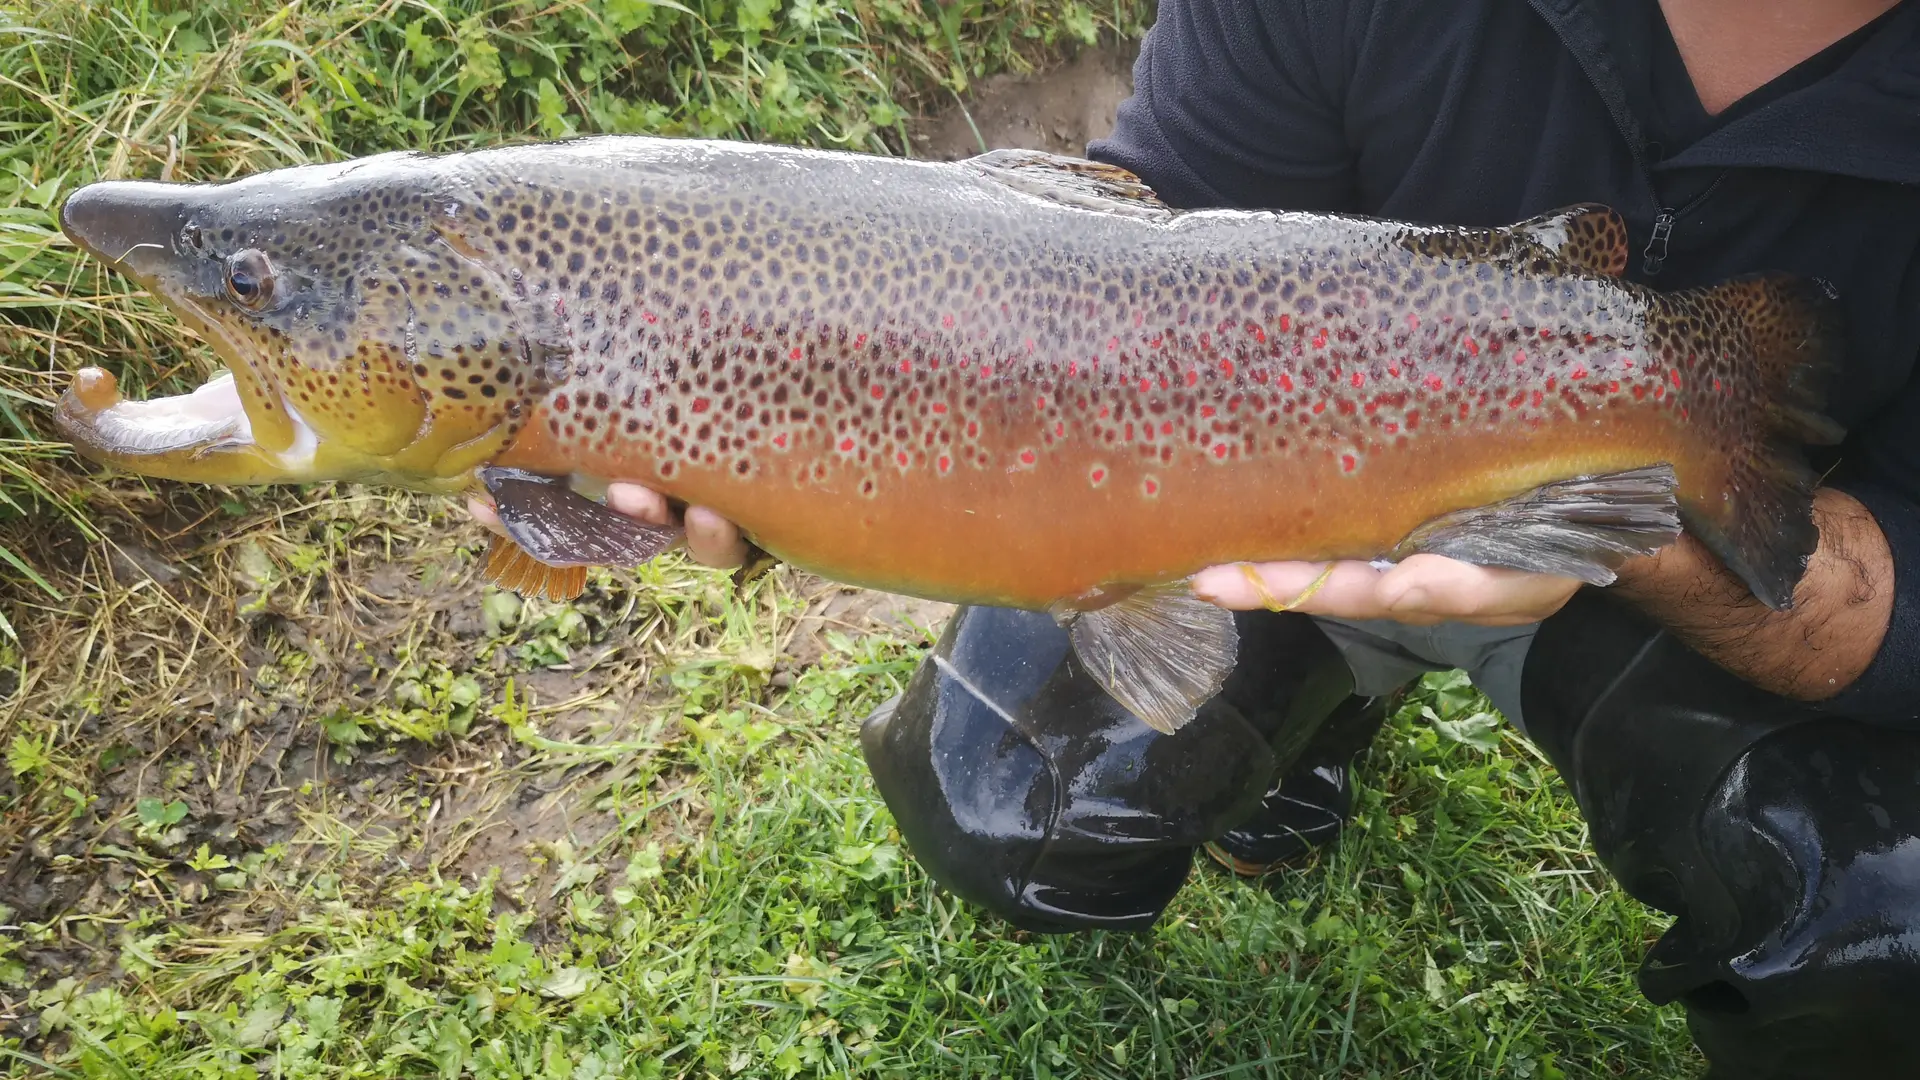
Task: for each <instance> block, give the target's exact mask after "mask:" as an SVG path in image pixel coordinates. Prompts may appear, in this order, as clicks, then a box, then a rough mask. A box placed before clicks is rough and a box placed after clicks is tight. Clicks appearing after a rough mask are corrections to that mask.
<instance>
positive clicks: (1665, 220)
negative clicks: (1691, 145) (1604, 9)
mask: <svg viewBox="0 0 1920 1080" xmlns="http://www.w3.org/2000/svg"><path fill="white" fill-rule="evenodd" d="M1530 3H1531V5H1532V7H1533V9H1534V11H1535V12H1537V13H1538V14H1539V16H1540V17H1541V18H1542V19H1545V20H1546V22H1547V25H1548V26H1551V27H1552V28H1553V33H1554V36H1555V37H1558V38H1559V39H1560V45H1561V47H1562V48H1564V49H1566V50H1567V52H1568V53H1569V54H1570V55H1571V56H1572V57H1573V62H1574V63H1575V64H1578V65H1579V66H1580V72H1581V74H1583V75H1585V76H1586V77H1587V85H1589V86H1591V87H1593V89H1594V92H1595V93H1598V94H1599V95H1600V100H1601V102H1602V103H1603V104H1605V105H1606V107H1607V115H1608V116H1611V117H1612V118H1613V126H1614V128H1615V129H1616V130H1617V131H1619V133H1620V139H1621V141H1623V142H1625V143H1626V144H1627V152H1628V153H1629V154H1631V155H1632V156H1633V168H1634V172H1636V173H1638V174H1639V176H1640V184H1641V186H1642V187H1644V188H1646V189H1647V201H1648V202H1651V203H1652V204H1653V205H1654V207H1655V209H1656V210H1657V213H1656V215H1655V217H1654V219H1653V235H1652V236H1651V237H1649V238H1648V239H1647V246H1646V249H1645V250H1644V251H1642V252H1641V262H1640V270H1641V272H1642V273H1644V274H1646V275H1647V276H1648V277H1652V276H1654V275H1656V274H1658V273H1660V267H1661V265H1662V264H1664V263H1665V262H1666V259H1667V245H1668V241H1670V240H1671V239H1672V237H1673V226H1674V223H1675V222H1676V221H1678V220H1679V218H1680V216H1681V215H1682V214H1687V213H1691V212H1692V211H1693V210H1694V209H1695V208H1697V207H1698V206H1699V205H1700V204H1701V203H1703V202H1705V201H1706V200H1707V197H1708V196H1709V195H1712V194H1713V192H1714V189H1716V188H1718V187H1719V186H1720V181H1722V180H1725V179H1726V178H1727V173H1726V171H1722V172H1721V173H1720V175H1719V176H1716V177H1714V179H1713V183H1711V184H1709V185H1707V190H1705V191H1703V192H1701V193H1700V194H1699V195H1698V196H1696V197H1695V198H1694V199H1692V200H1691V201H1689V202H1688V203H1687V205H1685V206H1683V207H1681V208H1679V209H1678V210H1675V209H1674V208H1672V207H1670V206H1667V205H1666V204H1665V203H1664V202H1662V201H1661V199H1660V190H1659V188H1657V187H1655V186H1654V183H1653V170H1652V169H1650V168H1648V166H1647V156H1646V148H1645V147H1643V146H1642V145H1641V143H1640V140H1639V138H1638V133H1639V128H1640V125H1639V124H1638V123H1636V122H1634V120H1633V118H1632V116H1630V115H1629V114H1628V113H1627V106H1626V103H1625V102H1623V101H1621V100H1620V99H1619V95H1618V94H1616V93H1610V92H1609V91H1608V89H1607V88H1606V87H1605V86H1602V85H1601V83H1600V80H1599V79H1597V78H1595V77H1594V70H1593V64H1592V63H1591V62H1590V61H1589V60H1588V58H1587V54H1586V52H1585V50H1582V49H1579V48H1575V46H1574V42H1572V41H1570V40H1568V38H1567V31H1566V28H1565V27H1564V26H1563V25H1562V23H1561V20H1560V19H1557V18H1555V17H1554V14H1553V13H1552V12H1549V11H1547V10H1546V0H1530Z"/></svg>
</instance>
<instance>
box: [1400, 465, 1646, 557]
mask: <svg viewBox="0 0 1920 1080" xmlns="http://www.w3.org/2000/svg"><path fill="white" fill-rule="evenodd" d="M1678 487H1679V482H1678V480H1677V479H1676V478H1675V476H1674V473H1673V469H1672V468H1671V467H1670V466H1666V465H1658V466H1654V467H1652V468H1646V469H1634V470H1632V471H1629V472H1621V473H1609V474H1607V475H1604V476H1586V477H1580V478H1578V479H1574V480H1566V481H1562V482H1560V483H1555V484H1548V485H1546V486H1545V487H1540V488H1535V489H1534V490H1532V491H1529V492H1527V493H1526V494H1524V495H1518V496H1515V497H1514V498H1511V499H1508V500H1506V501H1504V502H1498V503H1494V504H1493V505H1491V506H1478V507H1474V508H1473V509H1470V510H1460V511H1456V512H1454V513H1451V514H1445V515H1442V516H1440V517H1437V518H1434V519H1433V520H1432V521H1429V522H1427V523H1426V524H1425V525H1422V526H1420V527H1419V528H1417V529H1415V530H1414V531H1413V532H1411V533H1409V534H1408V535H1407V538H1406V539H1405V540H1402V541H1401V542H1400V545H1399V546H1398V547H1396V548H1395V549H1394V551H1393V555H1392V557H1393V558H1395V559H1403V558H1406V557H1407V556H1408V555H1413V554H1416V553H1419V552H1426V553H1429V554H1433V555H1445V556H1446V557H1448V558H1450V559H1458V560H1460V561H1461V562H1469V563H1474V564H1477V565H1480V566H1504V567H1511V568H1512V569H1515V570H1526V571H1531V572H1533V573H1538V574H1558V575H1560V576H1562V577H1570V578H1577V579H1579V580H1581V581H1584V582H1586V583H1587V584H1589V585H1611V584H1613V580H1614V576H1615V573H1616V572H1617V571H1618V570H1619V568H1620V564H1621V563H1623V562H1626V561H1627V560H1628V559H1630V558H1633V557H1634V556H1637V555H1651V554H1653V553H1654V552H1656V551H1659V550H1660V549H1661V548H1663V547H1666V546H1667V545H1668V544H1671V543H1673V542H1674V541H1675V540H1676V539H1678V538H1679V536H1680V503H1679V500H1678V499H1677V498H1676V496H1675V492H1676V490H1677V488H1678Z"/></svg>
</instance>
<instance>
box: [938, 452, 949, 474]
mask: <svg viewBox="0 0 1920 1080" xmlns="http://www.w3.org/2000/svg"><path fill="white" fill-rule="evenodd" d="M935 464H937V465H939V466H940V471H941V472H948V471H950V470H951V469H952V468H953V459H952V458H950V457H948V456H947V455H945V454H941V455H940V460H939V461H938V462H936V463H935Z"/></svg>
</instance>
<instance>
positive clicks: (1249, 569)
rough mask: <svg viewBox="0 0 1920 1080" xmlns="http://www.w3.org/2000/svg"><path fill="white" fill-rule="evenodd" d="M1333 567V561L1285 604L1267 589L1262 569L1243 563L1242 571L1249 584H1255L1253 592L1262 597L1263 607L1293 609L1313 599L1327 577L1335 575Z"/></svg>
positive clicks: (1241, 565)
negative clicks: (1261, 572)
mask: <svg viewBox="0 0 1920 1080" xmlns="http://www.w3.org/2000/svg"><path fill="white" fill-rule="evenodd" d="M1333 567H1334V564H1333V563H1328V564H1327V568H1326V569H1325V570H1322V571H1320V576H1319V577H1317V578H1314V579H1313V584H1311V585H1309V586H1307V587H1306V590H1305V591H1303V592H1302V593H1301V594H1300V595H1299V596H1296V597H1294V598H1293V599H1292V600H1290V601H1288V602H1287V603H1284V604H1282V603H1281V602H1280V601H1278V600H1275V599H1274V598H1273V594H1272V593H1271V592H1268V591H1267V582H1266V579H1265V578H1262V577H1261V576H1260V571H1258V570H1255V569H1254V568H1253V564H1252V563H1241V564H1240V573H1241V575H1242V576H1244V577H1245V578H1246V579H1247V584H1249V585H1251V586H1253V593H1254V595H1255V596H1258V597H1259V598H1260V606H1261V607H1264V608H1266V609H1267V610H1268V611H1292V610H1294V609H1295V608H1297V607H1299V606H1300V605H1301V604H1304V603H1306V602H1307V601H1309V600H1311V599H1313V596H1314V594H1315V593H1317V592H1319V591H1320V589H1321V588H1322V587H1323V586H1325V585H1326V583H1327V579H1328V578H1330V577H1332V576H1333Z"/></svg>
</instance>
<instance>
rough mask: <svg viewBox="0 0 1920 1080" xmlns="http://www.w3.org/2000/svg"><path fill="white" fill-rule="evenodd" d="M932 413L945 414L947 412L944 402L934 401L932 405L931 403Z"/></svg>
mask: <svg viewBox="0 0 1920 1080" xmlns="http://www.w3.org/2000/svg"><path fill="white" fill-rule="evenodd" d="M933 411H934V412H935V413H936V414H939V413H945V412H946V411H947V403H946V402H944V401H936V402H934V403H933Z"/></svg>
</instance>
